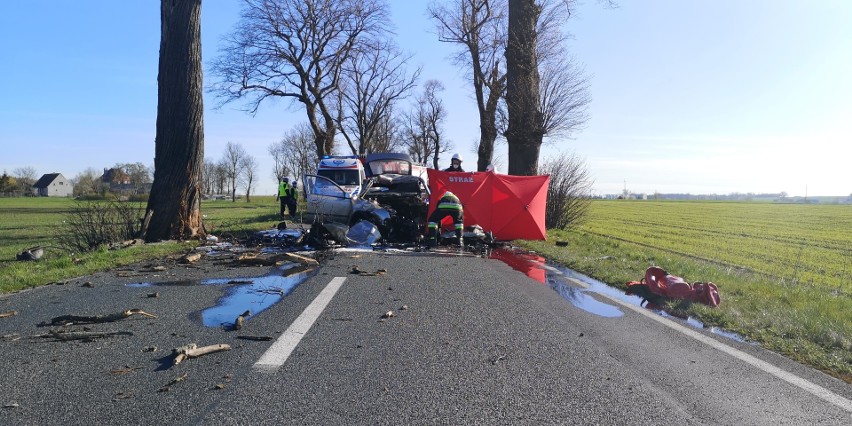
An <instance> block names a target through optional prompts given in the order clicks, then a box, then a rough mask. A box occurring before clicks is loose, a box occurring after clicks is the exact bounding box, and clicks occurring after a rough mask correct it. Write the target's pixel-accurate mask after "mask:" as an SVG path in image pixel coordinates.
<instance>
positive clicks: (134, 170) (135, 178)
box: [114, 163, 203, 194]
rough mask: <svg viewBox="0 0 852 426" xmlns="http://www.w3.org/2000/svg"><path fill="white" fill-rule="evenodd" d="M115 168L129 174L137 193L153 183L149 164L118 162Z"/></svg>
mask: <svg viewBox="0 0 852 426" xmlns="http://www.w3.org/2000/svg"><path fill="white" fill-rule="evenodd" d="M114 168H116V169H118V170H121V171H122V172H123V173H124V174H125V175H127V177H128V178H129V179H130V184H131V185H133V189H134V192H135V193H137V194H139V193H143V192H145V189H146V187H147V186H148V184H150V183H151V171H150V169H148V166H146V165H144V164H142V163H118V164H116V165H115V167H114ZM202 176H203V168H202ZM202 182H203V179H202Z"/></svg>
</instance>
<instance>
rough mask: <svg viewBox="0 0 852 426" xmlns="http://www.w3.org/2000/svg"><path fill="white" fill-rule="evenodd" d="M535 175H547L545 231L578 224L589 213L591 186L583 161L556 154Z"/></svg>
mask: <svg viewBox="0 0 852 426" xmlns="http://www.w3.org/2000/svg"><path fill="white" fill-rule="evenodd" d="M539 172H540V173H541V174H547V175H550V186H549V187H548V188H547V207H546V208H545V218H544V224H545V227H546V228H547V229H566V228H570V227H573V226H576V225H578V224H580V223H581V222H582V221H583V218H584V217H585V215H586V212H587V211H588V209H589V204H590V203H591V200H590V198H589V197H590V195H591V190H592V184H593V183H594V181H593V180H591V178H590V177H589V172H588V170H586V165H585V163H584V162H583V160H582V159H581V158H579V157H578V156H577V155H576V154H574V153H560V154H559V155H557V156H555V157H552V158H548V159H547V160H545V161H544V163H543V164H542V166H541V168H540V169H539Z"/></svg>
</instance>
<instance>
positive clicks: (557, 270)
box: [489, 248, 748, 343]
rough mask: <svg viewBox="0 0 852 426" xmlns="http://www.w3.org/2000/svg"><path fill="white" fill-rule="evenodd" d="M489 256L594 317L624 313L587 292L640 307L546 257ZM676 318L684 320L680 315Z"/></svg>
mask: <svg viewBox="0 0 852 426" xmlns="http://www.w3.org/2000/svg"><path fill="white" fill-rule="evenodd" d="M489 258H491V259H497V260H500V261H502V262H504V263H506V264H507V265H509V266H511V267H512V268H513V269H515V270H517V271H520V272H523V273H524V274H525V275H527V276H528V277H530V278H532V279H534V280H536V281H538V282H540V283H542V284H546V285H547V286H548V287H550V288H551V289H553V290H554V291H556V293H558V294H559V295H560V296H562V297H563V298H564V299H565V300H567V301H569V302H571V304H572V305H574V306H575V307H577V308H579V309H582V310H584V311H586V312H589V313H592V314H595V315H598V316H602V317H606V318H615V317H620V316H622V315H624V312H622V311H621V309H619V308H618V307H616V306H613V305H611V304H609V303H606V302H601V301H600V300H598V299H596V298H594V297H593V296H592V295H591V294H589V293H597V294H601V295H605V296H607V297H610V298H613V299H617V300H619V301H622V302H625V303H629V304H631V305H635V306H639V307H642V298H640V297H639V296H634V295H628V294H625V293H624V292H623V291H621V290H619V289H617V288H614V287H611V286H609V285H607V284H606V283H604V282H601V281H598V280H596V279H594V278H591V277H588V276H586V275H583V274H581V273H579V272H576V271H573V270H571V269H568V268H565V267H564V266H561V265H555V264H548V263H547V259H545V258H544V257H542V256H539V255H537V254H535V253H530V252H527V251H524V250H513V249H502V248H498V249H494V250H493V251H492V252H491V254H490V256H489ZM654 312H657V313H658V314H660V315H661V316H664V317H666V318H671V319H675V318H677V317H674V316H672V315H670V314H668V313H666V312H665V311H658V310H654ZM677 319H679V320H681V321H684V320H683V319H681V318H677ZM685 322H686V324H688V325H690V326H691V327H694V328H699V329H705V330H709V331H710V332H711V333H713V334H717V335H720V336H723V337H727V338H729V339H733V340H736V341H738V342H745V343H748V341H747V340H746V339H745V338H743V337H742V336H740V335H738V334H736V333H731V332H729V331H725V330H722V329H720V328H718V327H707V326H705V325H704V323H702V322H701V321H698V320H696V319H694V318H692V317H689V318H687V319H686V320H685Z"/></svg>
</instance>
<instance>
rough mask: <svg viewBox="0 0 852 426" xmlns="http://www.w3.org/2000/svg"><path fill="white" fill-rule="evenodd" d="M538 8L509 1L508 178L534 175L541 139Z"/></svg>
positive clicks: (531, 2) (531, 1) (527, 1)
mask: <svg viewBox="0 0 852 426" xmlns="http://www.w3.org/2000/svg"><path fill="white" fill-rule="evenodd" d="M540 14H541V7H540V6H538V5H537V4H536V2H535V0H509V38H508V44H507V45H506V107H507V109H508V112H509V127H508V129H506V134H505V135H506V142H507V143H508V145H509V174H512V175H521V176H531V175H535V174H536V173H537V171H538V156H539V151H540V149H541V143H542V139H543V137H544V128H543V121H544V120H543V116H542V113H541V107H540V105H539V74H538V58H537V55H536V44H537V43H536V41H537V34H536V23H537V22H538V17H539V15H540Z"/></svg>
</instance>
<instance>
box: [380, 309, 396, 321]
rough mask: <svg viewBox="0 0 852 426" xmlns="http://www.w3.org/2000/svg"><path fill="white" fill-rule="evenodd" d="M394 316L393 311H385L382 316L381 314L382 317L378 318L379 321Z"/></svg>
mask: <svg viewBox="0 0 852 426" xmlns="http://www.w3.org/2000/svg"><path fill="white" fill-rule="evenodd" d="M395 316H396V315H394V313H393V311H387V312H385V313H384V314H382V316H381V317H380V318H381V319H388V318H392V317H395Z"/></svg>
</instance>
